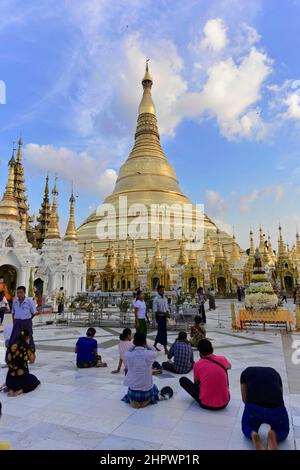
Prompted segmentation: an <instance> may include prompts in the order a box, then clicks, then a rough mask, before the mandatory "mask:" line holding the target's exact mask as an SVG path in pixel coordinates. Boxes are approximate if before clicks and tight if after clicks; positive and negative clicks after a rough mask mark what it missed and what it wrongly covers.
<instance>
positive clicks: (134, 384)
mask: <svg viewBox="0 0 300 470" xmlns="http://www.w3.org/2000/svg"><path fill="white" fill-rule="evenodd" d="M156 356H157V353H156V351H155V350H154V348H152V347H150V346H148V345H147V342H146V335H145V334H144V333H142V332H140V331H138V332H137V333H135V335H134V338H133V346H132V348H131V350H130V351H127V352H126V353H125V362H126V365H127V368H128V372H127V375H126V376H125V380H124V385H127V386H128V392H127V394H126V395H125V396H124V397H123V398H122V401H124V402H126V403H130V405H131V406H133V407H134V408H144V407H145V406H148V405H150V404H151V403H153V404H155V403H157V401H158V399H159V391H158V388H157V387H156V385H153V378H152V364H153V361H154V359H155V358H156Z"/></svg>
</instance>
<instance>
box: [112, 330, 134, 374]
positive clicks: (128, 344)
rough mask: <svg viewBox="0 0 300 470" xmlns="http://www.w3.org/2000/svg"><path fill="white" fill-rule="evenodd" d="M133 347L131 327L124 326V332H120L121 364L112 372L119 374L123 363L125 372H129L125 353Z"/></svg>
mask: <svg viewBox="0 0 300 470" xmlns="http://www.w3.org/2000/svg"><path fill="white" fill-rule="evenodd" d="M131 348H132V335H131V329H130V328H124V330H123V333H121V334H120V342H119V355H120V359H119V364H118V367H117V369H116V370H113V371H112V374H118V373H119V372H120V370H121V367H122V364H124V368H125V374H126V373H127V366H126V363H125V357H124V355H125V353H126V352H127V351H129V349H131Z"/></svg>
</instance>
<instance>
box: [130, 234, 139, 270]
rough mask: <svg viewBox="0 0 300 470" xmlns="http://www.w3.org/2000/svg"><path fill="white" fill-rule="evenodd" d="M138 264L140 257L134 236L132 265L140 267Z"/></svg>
mask: <svg viewBox="0 0 300 470" xmlns="http://www.w3.org/2000/svg"><path fill="white" fill-rule="evenodd" d="M138 265H139V258H138V255H137V252H136V248H135V239H134V238H133V239H132V242H131V266H133V267H138Z"/></svg>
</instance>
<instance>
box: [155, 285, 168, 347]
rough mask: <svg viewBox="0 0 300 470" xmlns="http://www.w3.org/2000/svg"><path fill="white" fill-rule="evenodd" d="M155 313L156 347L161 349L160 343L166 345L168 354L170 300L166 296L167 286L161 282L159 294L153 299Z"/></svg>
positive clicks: (158, 288)
mask: <svg viewBox="0 0 300 470" xmlns="http://www.w3.org/2000/svg"><path fill="white" fill-rule="evenodd" d="M153 314H154V315H155V319H156V323H157V335H156V338H155V342H154V347H155V349H156V350H157V351H160V349H158V347H157V344H158V343H159V344H161V345H162V346H163V347H164V349H165V354H168V347H167V345H168V337H167V318H170V312H169V306H168V301H167V299H166V297H165V287H164V286H163V285H161V284H160V285H159V286H158V287H157V295H156V297H155V299H154V301H153Z"/></svg>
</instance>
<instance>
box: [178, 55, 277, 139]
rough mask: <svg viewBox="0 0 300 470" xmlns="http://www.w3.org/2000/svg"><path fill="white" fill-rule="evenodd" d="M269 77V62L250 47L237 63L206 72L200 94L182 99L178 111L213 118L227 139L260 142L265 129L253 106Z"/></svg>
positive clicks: (223, 63) (230, 60)
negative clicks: (205, 114)
mask: <svg viewBox="0 0 300 470" xmlns="http://www.w3.org/2000/svg"><path fill="white" fill-rule="evenodd" d="M270 73H271V60H270V59H269V58H268V56H267V55H266V54H265V53H262V52H260V51H259V50H257V49H256V48H255V47H252V48H251V50H250V51H249V53H248V55H246V56H244V57H243V58H242V60H241V61H240V62H236V61H234V59H233V58H232V57H229V58H228V59H226V60H221V61H218V62H216V63H214V65H212V66H211V67H210V68H209V69H208V71H207V81H206V83H205V84H204V87H203V90H202V91H201V92H199V93H188V94H186V95H184V96H183V97H182V98H181V100H180V101H179V105H178V108H179V110H181V112H182V113H183V114H186V115H187V116H190V117H196V116H200V115H201V114H204V113H207V115H208V116H209V117H214V118H216V119H217V121H218V123H219V126H220V129H221V132H222V133H223V135H224V136H225V137H227V138H228V139H232V138H236V137H245V138H254V139H260V138H263V137H265V135H266V134H267V130H268V126H267V125H266V124H265V123H264V122H263V120H262V119H261V117H260V110H259V108H258V107H257V106H256V104H257V102H258V101H259V100H260V99H261V93H262V86H263V83H264V81H265V80H266V78H267V77H268V75H269V74H270Z"/></svg>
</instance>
